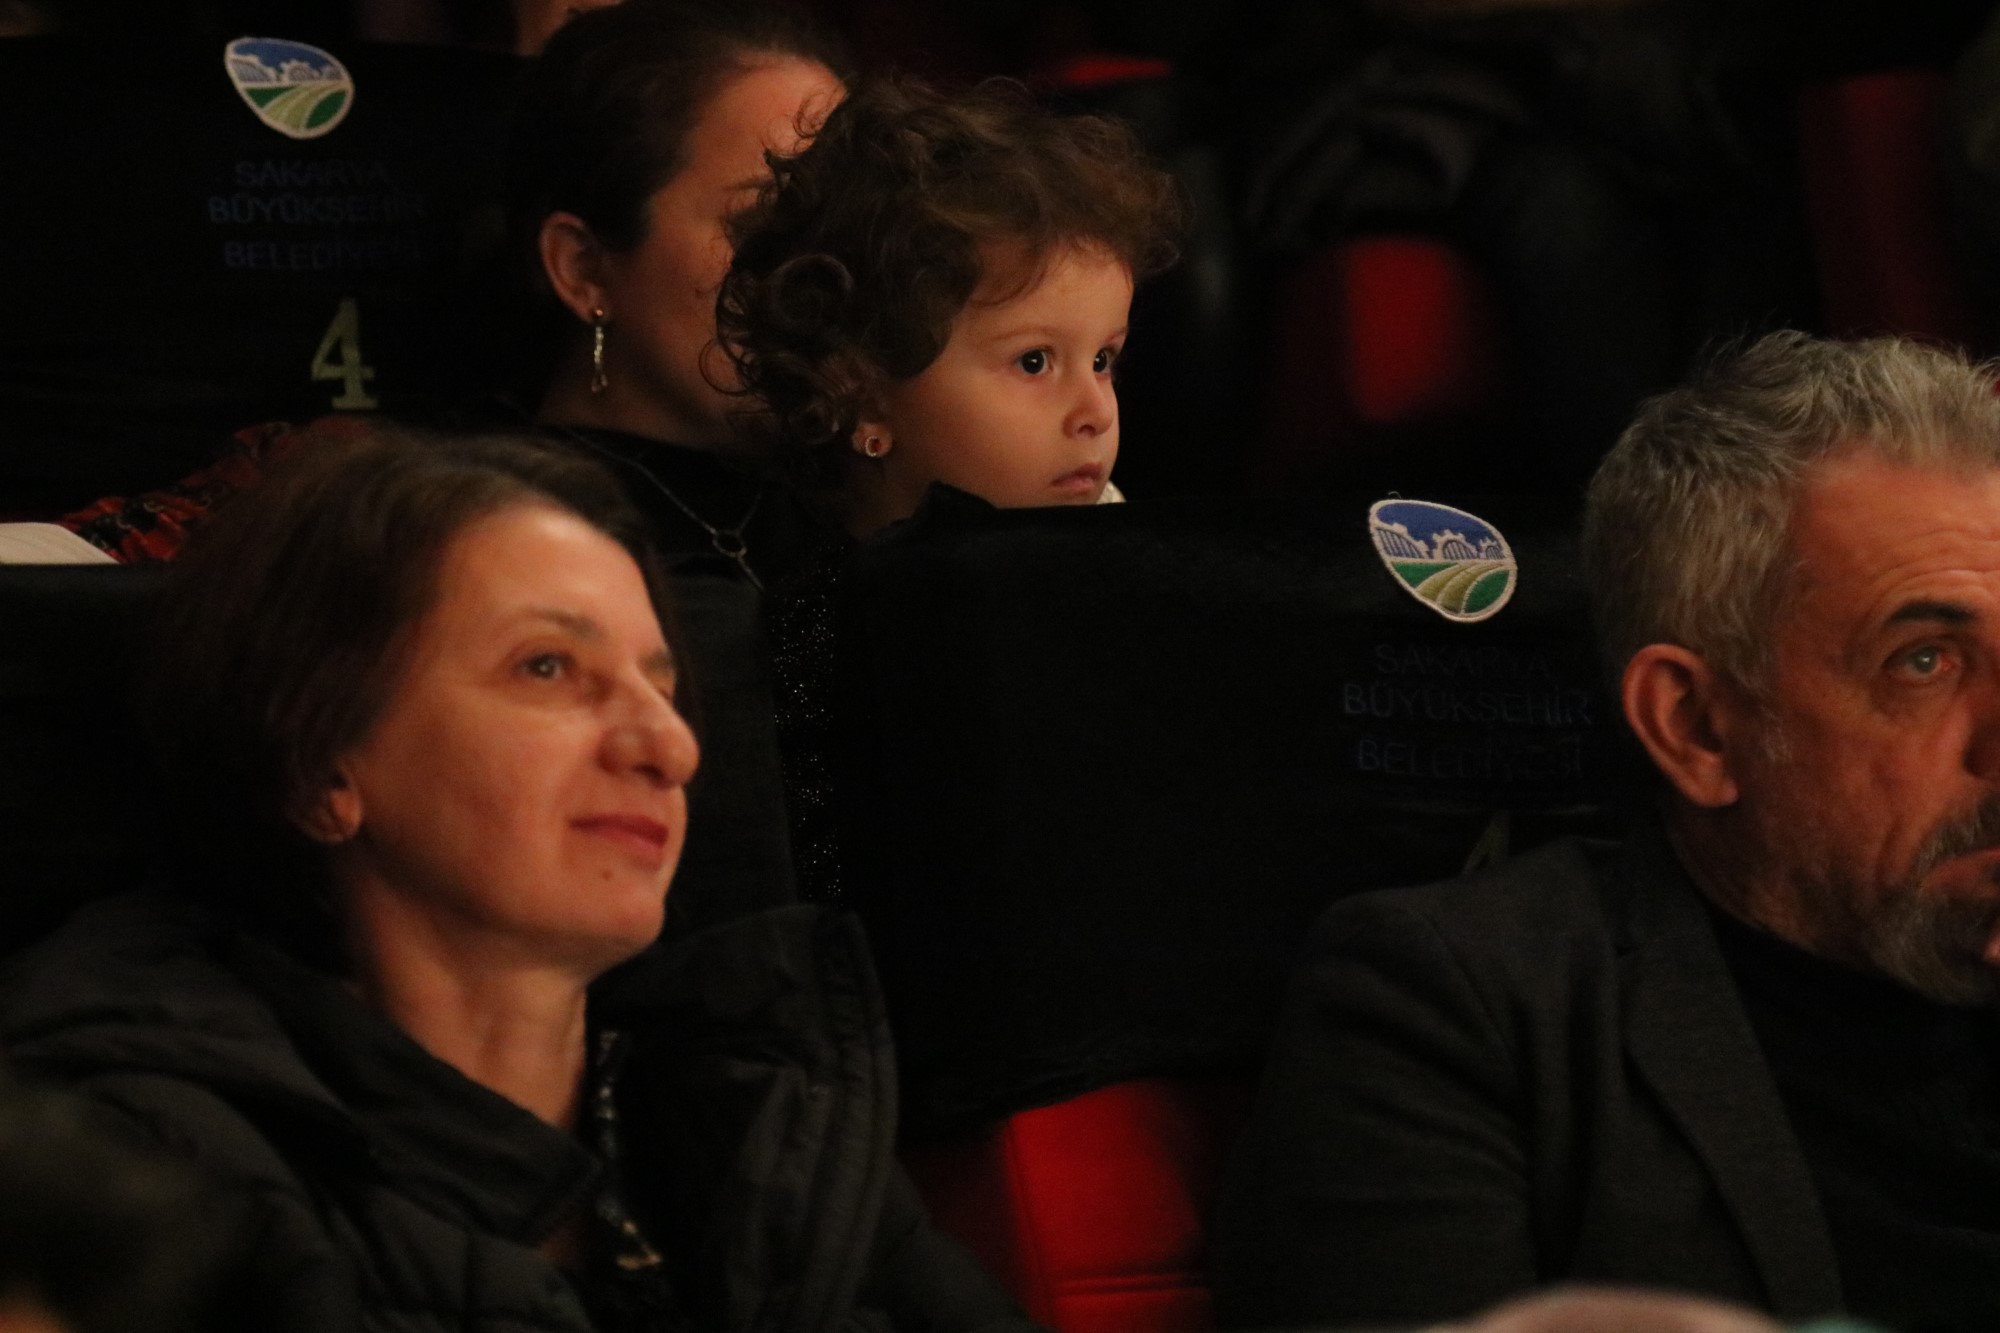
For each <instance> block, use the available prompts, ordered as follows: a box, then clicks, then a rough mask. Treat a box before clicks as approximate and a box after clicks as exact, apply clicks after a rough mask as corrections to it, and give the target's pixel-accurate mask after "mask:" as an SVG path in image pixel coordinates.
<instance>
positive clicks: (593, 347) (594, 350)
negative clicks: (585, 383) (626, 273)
mask: <svg viewBox="0 0 2000 1333" xmlns="http://www.w3.org/2000/svg"><path fill="white" fill-rule="evenodd" d="M610 322H611V321H610V320H609V319H608V318H607V317H606V316H605V314H604V307H603V306H601V305H600V306H594V307H592V308H591V311H590V391H591V392H592V393H603V392H604V391H605V390H606V389H607V388H609V387H610V386H611V381H610V379H609V378H608V377H607V376H606V375H605V373H604V326H605V325H606V324H609V323H610Z"/></svg>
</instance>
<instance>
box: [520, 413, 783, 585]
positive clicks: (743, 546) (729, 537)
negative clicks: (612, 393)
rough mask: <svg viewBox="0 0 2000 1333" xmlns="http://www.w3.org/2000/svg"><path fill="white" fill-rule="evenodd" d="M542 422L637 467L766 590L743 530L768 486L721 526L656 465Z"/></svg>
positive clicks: (710, 541)
mask: <svg viewBox="0 0 2000 1333" xmlns="http://www.w3.org/2000/svg"><path fill="white" fill-rule="evenodd" d="M539 424H540V425H542V426H543V427H544V428H546V429H549V430H553V431H556V432H558V433H559V434H561V435H563V436H565V437H567V438H568V439H571V440H574V441H576V442H577V443H578V444H580V445H582V446H583V447H584V448H586V449H588V450H590V451H591V452H592V453H595V454H600V455H602V456H603V457H605V458H609V459H612V460H614V461H616V462H619V463H623V464H625V465H626V466H627V467H629V468H632V469H634V470H635V471H637V472H638V474H639V475H640V476H642V477H644V478H645V479H646V480H647V481H650V482H652V483H653V487H654V489H655V490H657V491H659V493H660V494H662V495H664V496H666V497H667V499H669V500H671V501H672V502H673V506H674V508H676V509H678V510H680V511H681V512H682V513H683V514H686V515H687V516H688V521H689V522H691V523H693V524H694V525H695V526H696V527H698V528H700V529H701V530H702V531H703V532H705V533H707V534H708V544H709V545H710V546H713V547H714V548H715V553H716V554H717V555H719V556H721V557H722V558H723V559H725V560H732V561H734V562H735V563H736V567H737V568H738V569H740V570H742V571H743V577H744V578H746V579H749V580H750V586H751V587H753V588H755V589H756V590H757V591H758V592H762V591H764V581H763V580H762V579H760V578H758V577H757V571H756V570H754V569H752V568H750V547H749V544H748V543H747V542H745V541H744V540H743V530H744V529H745V528H747V527H749V526H750V520H751V519H753V518H755V517H756V516H757V508H758V506H759V505H761V504H763V503H764V488H763V487H762V486H761V485H760V486H758V487H757V493H756V494H755V495H752V496H751V497H750V507H749V508H748V509H746V510H744V511H743V517H742V518H739V519H737V520H736V522H735V524H734V525H733V526H731V527H727V528H718V527H716V526H715V524H713V523H710V522H709V521H708V520H707V519H705V518H703V517H702V516H701V515H700V514H697V513H696V512H695V511H694V507H693V506H692V505H690V504H689V503H688V502H687V501H685V500H683V499H681V497H680V496H678V495H675V494H674V492H673V488H672V487H670V486H668V485H667V483H665V482H664V481H661V480H660V479H659V477H658V476H656V475H655V474H654V472H653V469H651V468H649V467H647V466H646V465H645V464H644V463H641V462H640V461H639V460H638V459H636V458H630V457H627V456H626V455H625V454H621V453H619V452H618V451H617V450H616V449H612V448H610V447H608V446H606V445H602V444H599V443H598V442H597V441H596V440H593V439H591V438H590V437H589V436H588V435H585V434H583V433H582V432H581V431H576V430H571V429H570V428H569V427H568V426H565V425H562V424H560V423H558V422H554V421H544V422H541V423H539Z"/></svg>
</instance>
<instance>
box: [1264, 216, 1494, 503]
mask: <svg viewBox="0 0 2000 1333" xmlns="http://www.w3.org/2000/svg"><path fill="white" fill-rule="evenodd" d="M1276 328H1277V347H1276V351H1275V353H1274V355H1273V367H1272V379H1271V386H1270V400H1269V401H1270V407H1269V417H1268V421H1269V433H1268V437H1267V441H1266V445H1267V466H1266V467H1265V469H1264V470H1265V472H1266V473H1267V474H1269V475H1272V476H1274V477H1285V476H1292V475H1297V474H1298V473H1300V472H1304V471H1308V470H1310V468H1311V466H1312V464H1313V462H1314V461H1315V460H1316V459H1319V458H1322V457H1323V456H1325V455H1326V454H1328V453H1329V452H1330V451H1333V450H1336V449H1338V448H1340V447H1341V446H1342V445H1343V444H1345V443H1347V442H1348V441H1350V440H1351V439H1352V438H1353V437H1355V436H1357V435H1361V434H1366V433H1367V432H1369V431H1373V430H1381V429H1384V428H1391V427H1404V426H1418V425H1428V424H1433V423H1437V422H1442V421H1447V420H1450V419H1453V418H1456V417H1459V416H1463V415H1466V414H1468V413H1472V412H1476V411H1478V410H1480V409H1483V408H1485V407H1488V406H1490V405H1491V404H1492V403H1493V402H1494V400H1495V399H1496V398H1497V397H1498V394H1499V387H1500V383H1501V375H1500V368H1499V355H1498V348H1499V346H1500V340H1499V334H1498V326H1497V322H1496V316H1495V314H1494V311H1493V305H1492V298H1491V297H1490V295H1489V294H1488V291H1487V287H1486V282H1485V279H1484V278H1483V277H1482V276H1481V275H1480V274H1479V273H1478V272H1477V271H1476V270H1475V269H1474V268H1473V267H1472V265H1471V263H1470V261H1468V260H1467V259H1466V258H1465V257H1464V256H1463V255H1462V254H1460V253H1459V252H1458V251H1456V250H1454V249H1452V248H1451V247H1450V246H1448V245H1446V244H1444V243H1443V242H1441V241H1436V240H1432V239H1429V238H1427V237H1418V236H1371V237H1364V238H1361V239H1358V240H1350V241H1343V242H1340V243H1339V244H1337V245H1333V246H1330V247H1328V248H1327V249H1325V250H1322V251H1320V252H1319V253H1318V254H1316V255H1314V256H1313V257H1312V258H1310V259H1308V260H1306V261H1305V262H1304V263H1303V264H1301V265H1300V266H1299V268H1298V270H1297V271H1296V272H1294V273H1293V274H1292V276H1291V277H1290V278H1289V279H1288V280H1287V281H1286V283H1285V286H1284V289H1283V291H1282V292H1281V293H1280V296H1279V301H1278V310H1277V324H1276Z"/></svg>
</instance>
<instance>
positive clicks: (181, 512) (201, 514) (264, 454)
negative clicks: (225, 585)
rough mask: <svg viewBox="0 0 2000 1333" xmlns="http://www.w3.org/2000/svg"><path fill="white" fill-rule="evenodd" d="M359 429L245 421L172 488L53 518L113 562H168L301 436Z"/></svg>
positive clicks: (348, 424) (336, 421) (334, 422)
mask: <svg viewBox="0 0 2000 1333" xmlns="http://www.w3.org/2000/svg"><path fill="white" fill-rule="evenodd" d="M364 429H366V427H365V426H363V425H362V424H360V419H359V418H355V417H347V416H339V415H333V416H325V417H321V418H320V419H319V420H317V421H315V422H313V423H312V424H311V425H310V426H307V427H304V428H300V427H298V426H294V425H292V424H290V423H289V422H284V421H268V422H265V423H264V424H262V425H258V426H245V427H244V428H243V429H242V430H239V431H237V432H236V434H234V435H233V436H231V437H230V442H229V448H228V450H227V451H226V452H224V453H223V455H222V456H221V457H220V458H218V459H217V460H216V461H215V462H213V463H210V464H209V465H208V466H207V467H205V468H202V469H201V470H200V471H198V472H193V473H190V474H189V475H187V476H185V477H182V478H181V479H180V480H179V481H177V482H175V483H174V484H173V485H171V486H168V487H166V488H165V489H163V490H157V491H144V492H141V493H140V494H138V495H107V496H105V497H104V498H103V499H101V500H97V501H95V502H94V503H92V504H90V505H87V506H85V507H84V508H82V509H79V510H77V511H76V512H74V513H71V514H65V515H63V516H62V518H60V519H59V520H57V521H58V522H60V523H61V524H62V525H63V526H64V527H66V528H68V529H69V530H70V531H71V532H74V533H75V534H76V535H77V536H79V537H81V538H83V539H84V540H85V541H87V542H89V543H90V544H91V545H93V546H96V547H97V548H98V549H99V550H102V551H104V552H106V553H108V554H109V555H110V556H111V557H112V558H113V559H115V560H117V561H119V562H120V563H121V564H127V565H148V564H158V563H160V562H163V561H168V560H172V559H173V558H174V557H175V556H177V555H179V554H180V550H181V547H182V546H183V545H185V544H186V542H187V539H188V536H189V534H190V533H192V532H193V531H194V530H195V529H196V528H198V527H200V526H201V525H202V524H203V523H204V522H206V521H207V520H208V517H209V515H210V514H212V513H213V512H214V511H215V508H216V506H218V505H220V504H222V503H223V502H224V501H226V500H228V499H229V498H230V497H231V496H233V495H235V494H236V493H237V492H238V491H241V490H243V489H244V488H245V487H247V486H249V485H251V484H252V483H254V482H255V481H256V480H257V479H258V478H259V477H261V476H262V475H263V474H264V471H265V469H267V468H269V467H270V465H271V464H273V463H275V462H277V461H278V460H279V459H281V458H284V457H285V456H286V455H288V454H290V453H291V452H292V451H293V450H295V449H297V448H298V447H299V446H300V445H301V444H302V443H304V442H305V441H307V440H309V439H327V438H332V437H335V436H338V435H341V434H343V433H346V432H351V431H359V430H364Z"/></svg>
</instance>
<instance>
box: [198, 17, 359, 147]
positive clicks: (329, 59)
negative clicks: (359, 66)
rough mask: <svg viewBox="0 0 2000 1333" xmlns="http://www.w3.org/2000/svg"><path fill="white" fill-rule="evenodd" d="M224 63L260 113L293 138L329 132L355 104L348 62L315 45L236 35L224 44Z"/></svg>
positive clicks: (246, 99) (240, 91)
mask: <svg viewBox="0 0 2000 1333" xmlns="http://www.w3.org/2000/svg"><path fill="white" fill-rule="evenodd" d="M222 63H223V66H224V68H226V69H227V70H228V71H229V81H230V82H231V83H233V84H235V85H236V91H237V92H239V93H241V94H243V100H244V101H245V102H247V103H249V105H250V109H251V110H252V111H255V112H256V113H257V119H259V120H261V121H263V122H264V123H265V124H266V125H269V126H270V127H271V128H272V129H274V130H276V131H277V132H278V133H280V134H284V135H289V136H291V137H292V138H294V139H317V138H319V137H320V136H321V135H322V134H327V133H330V132H331V131H332V130H333V127H334V126H336V125H338V124H340V122H341V121H342V120H343V119H345V118H346V116H347V112H348V109H349V108H351V107H352V106H353V105H354V80H353V79H352V78H351V77H350V76H349V75H348V73H347V67H346V66H345V65H343V64H341V63H340V62H339V61H338V60H336V59H335V58H334V56H333V53H332V52H330V51H322V50H320V49H319V48H318V47H317V46H307V45H306V44H305V43H304V42H287V41H283V40H281V39H279V38H276V37H238V38H237V39H236V40H235V41H233V42H231V43H230V44H229V45H228V46H225V47H224V48H223V49H222Z"/></svg>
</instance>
